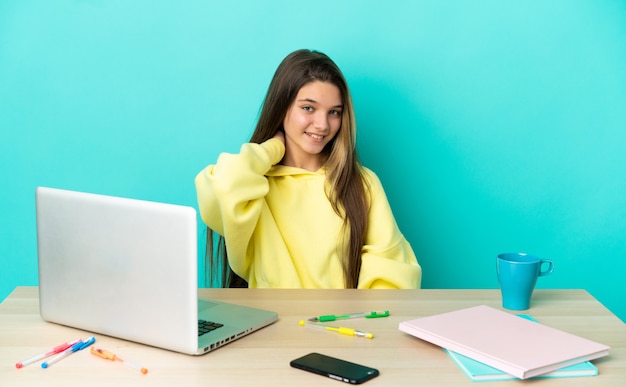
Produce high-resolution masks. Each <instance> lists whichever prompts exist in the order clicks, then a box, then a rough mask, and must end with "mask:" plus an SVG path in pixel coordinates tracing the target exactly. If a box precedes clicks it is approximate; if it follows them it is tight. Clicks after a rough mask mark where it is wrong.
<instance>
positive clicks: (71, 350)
mask: <svg viewBox="0 0 626 387" xmlns="http://www.w3.org/2000/svg"><path fill="white" fill-rule="evenodd" d="M95 341H96V338H95V337H93V336H89V337H87V338H86V339H85V340H81V341H79V342H78V343H76V344H74V345H72V346H71V347H69V348H68V349H66V350H65V351H63V352H61V353H59V354H58V355H56V356H55V357H53V358H52V359H50V360H48V361H46V362H43V363H41V368H48V367H50V366H51V365H53V364H54V363H56V362H58V361H59V360H61V359H63V358H65V357H67V356H69V355H71V354H73V353H74V352H77V351H80V350H81V349H85V348H87V347H89V346H90V345H91V344H93V343H94V342H95Z"/></svg>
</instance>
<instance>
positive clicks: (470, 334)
mask: <svg viewBox="0 0 626 387" xmlns="http://www.w3.org/2000/svg"><path fill="white" fill-rule="evenodd" d="M399 329H400V330H401V331H403V332H406V333H408V334H410V335H413V336H415V337H418V338H420V339H422V340H426V341H428V342H431V343H433V344H436V345H439V346H440V347H443V348H446V349H448V350H451V351H454V352H457V353H460V354H461V355H465V356H467V357H469V358H472V359H474V360H477V361H479V362H481V363H485V364H487V365H490V366H492V367H494V368H497V369H499V370H501V371H504V372H506V373H508V374H510V375H513V376H516V377H518V378H520V379H527V378H531V377H533V376H537V375H542V374H545V373H548V372H550V371H553V370H556V369H559V368H562V367H566V366H569V365H573V364H578V363H581V362H583V361H587V360H592V359H597V358H599V357H602V356H606V355H608V354H609V347H608V346H606V345H603V344H599V343H596V342H594V341H591V340H587V339H584V338H582V337H579V336H575V335H572V334H570V333H566V332H563V331H560V330H558V329H554V328H551V327H548V326H545V325H542V324H539V323H536V322H532V321H529V320H526V319H523V318H519V317H517V316H515V315H513V314H510V313H507V312H503V311H501V310H498V309H494V308H491V307H488V306H485V305H482V306H476V307H473V308H467V309H461V310H457V311H454V312H449V313H443V314H438V315H434V316H429V317H423V318H418V319H415V320H410V321H405V322H401V323H400V326H399Z"/></svg>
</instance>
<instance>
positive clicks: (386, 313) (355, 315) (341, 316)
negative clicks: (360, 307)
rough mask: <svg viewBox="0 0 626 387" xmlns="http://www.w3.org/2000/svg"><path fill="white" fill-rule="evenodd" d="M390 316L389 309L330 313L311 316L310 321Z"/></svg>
mask: <svg viewBox="0 0 626 387" xmlns="http://www.w3.org/2000/svg"><path fill="white" fill-rule="evenodd" d="M387 316H389V311H388V310H386V311H384V312H360V313H348V314H339V315H337V314H329V315H326V316H319V317H311V318H310V319H309V321H321V322H324V321H335V320H340V319H347V318H358V317H365V318H378V317H387Z"/></svg>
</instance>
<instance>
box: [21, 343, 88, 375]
mask: <svg viewBox="0 0 626 387" xmlns="http://www.w3.org/2000/svg"><path fill="white" fill-rule="evenodd" d="M79 341H80V339H76V340H74V341H68V342H67V343H63V344H61V345H57V346H56V347H54V348H52V349H51V350H49V351H47V352H44V353H40V354H39V355H36V356H33V357H31V358H29V359H26V360H22V361H20V362H18V363H16V364H15V367H16V368H22V367H26V366H27V365H29V364H33V363H34V362H36V361H39V360H41V359H45V358H47V357H50V356H52V355H56V354H57V353H60V352H63V351H65V350H66V349H68V348H69V347H71V346H72V345H74V344H76V343H78V342H79Z"/></svg>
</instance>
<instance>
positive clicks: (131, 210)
mask: <svg viewBox="0 0 626 387" xmlns="http://www.w3.org/2000/svg"><path fill="white" fill-rule="evenodd" d="M36 209H37V247H38V256H39V293H40V294H39V295H40V311H41V317H42V318H43V319H44V320H46V321H49V322H54V323H58V324H63V325H67V326H71V327H75V328H79V329H83V330H87V331H91V332H95V333H101V334H104V335H108V336H113V337H118V338H121V339H125V340H130V341H135V342H138V343H143V344H147V345H151V346H154V347H159V348H165V349H168V350H172V351H177V352H182V353H186V354H190V355H200V354H203V353H207V352H209V351H212V350H214V349H216V348H218V347H220V346H222V345H225V344H227V343H229V342H232V341H233V340H236V339H238V338H240V337H243V336H245V335H247V334H249V333H252V332H254V331H256V330H258V329H260V328H263V327H265V326H267V325H269V324H271V323H273V322H275V321H276V320H277V314H276V313H274V312H271V311H265V310H260V309H254V308H250V307H245V306H239V305H234V304H229V303H224V302H220V301H219V300H199V299H198V228H197V224H198V223H197V215H196V211H195V210H194V209H193V208H191V207H186V206H179V205H173V204H164V203H156V202H149V201H142V200H134V199H126V198H119V197H112V196H104V195H96V194H89V193H81V192H75V191H67V190H60V189H54V188H46V187H38V188H37V190H36Z"/></svg>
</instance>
